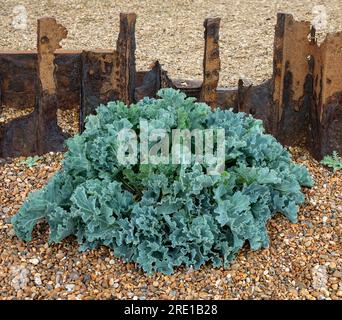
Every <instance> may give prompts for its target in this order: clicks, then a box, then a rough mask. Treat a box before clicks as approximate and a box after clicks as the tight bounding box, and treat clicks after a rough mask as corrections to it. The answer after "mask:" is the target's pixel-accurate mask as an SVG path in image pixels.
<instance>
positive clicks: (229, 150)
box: [12, 89, 313, 274]
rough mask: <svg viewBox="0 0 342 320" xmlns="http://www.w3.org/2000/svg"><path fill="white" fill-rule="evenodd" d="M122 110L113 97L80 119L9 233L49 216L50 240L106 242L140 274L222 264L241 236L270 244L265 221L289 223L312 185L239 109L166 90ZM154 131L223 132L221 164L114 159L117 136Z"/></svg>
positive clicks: (23, 234)
mask: <svg viewBox="0 0 342 320" xmlns="http://www.w3.org/2000/svg"><path fill="white" fill-rule="evenodd" d="M158 94H159V97H160V99H149V98H145V99H143V100H142V101H140V102H138V103H137V104H133V105H131V106H130V107H129V108H127V107H126V106H125V105H124V104H123V103H122V102H110V103H108V105H107V106H104V105H101V106H99V107H98V108H97V114H96V115H91V116H89V117H88V118H87V122H86V129H85V131H84V132H83V133H82V134H80V135H76V136H75V137H73V138H71V139H69V140H68V141H67V146H68V151H67V153H66V154H65V159H64V160H63V164H62V169H61V170H60V171H59V172H57V173H56V174H55V175H54V176H53V178H52V179H50V181H49V182H48V184H47V185H46V187H45V188H44V189H41V190H38V191H35V192H33V193H31V194H30V195H29V197H28V199H27V200H26V201H25V203H24V204H23V206H22V207H21V209H20V210H19V212H18V213H17V214H16V215H15V216H14V217H13V220H12V222H13V224H14V229H15V232H16V234H17V235H18V236H19V237H20V238H22V239H24V240H26V241H28V240H30V239H31V237H32V235H31V234H32V231H33V228H34V226H35V225H36V224H37V222H38V221H40V220H46V221H47V223H48V224H49V227H50V242H60V241H61V240H63V239H64V238H65V237H67V236H70V235H74V236H76V238H77V240H78V242H79V243H80V246H81V249H83V250H84V249H88V248H94V247H97V246H99V245H105V246H108V247H110V248H112V249H113V250H114V254H115V255H116V256H117V257H120V258H122V259H124V260H125V261H134V262H136V263H138V264H139V265H140V266H141V267H142V268H143V269H144V270H145V271H146V272H148V273H151V272H163V273H167V274H170V273H172V272H173V269H174V267H177V266H180V265H185V266H194V267H195V268H199V267H200V266H201V265H203V264H204V263H206V262H211V263H212V264H213V265H214V266H215V267H218V266H222V265H223V266H227V265H228V264H229V262H230V261H231V260H232V259H233V258H234V255H235V254H236V253H237V252H238V251H239V250H240V249H241V247H242V246H243V245H244V243H245V242H246V241H247V242H248V243H249V245H250V247H251V249H252V250H256V249H259V248H262V247H267V246H268V244H269V237H268V234H267V230H266V222H267V221H268V220H269V219H270V218H271V217H272V216H273V215H275V214H276V213H277V212H280V213H282V214H284V215H285V216H286V217H287V218H288V219H290V220H291V221H292V222H295V221H296V220H297V210H298V205H299V204H301V203H302V202H303V201H304V195H303V194H302V192H301V185H302V186H312V183H313V182H312V179H311V177H310V176H309V174H308V172H307V170H306V168H305V167H303V166H300V165H296V164H294V163H293V162H292V160H291V156H290V154H289V153H288V152H287V151H286V150H285V149H284V148H283V147H282V146H281V145H280V144H279V143H278V142H277V141H276V139H275V138H274V137H272V136H271V135H268V134H265V133H264V129H263V126H262V122H261V121H259V120H256V119H254V118H253V117H251V116H247V115H245V114H244V113H233V112H232V111H231V110H221V109H217V110H216V111H212V110H211V109H210V108H209V107H208V106H207V105H206V104H204V103H196V102H195V99H194V98H186V96H185V95H184V94H183V93H180V92H179V91H176V90H173V89H162V90H161V91H159V93H158ZM141 118H143V119H146V120H148V121H149V126H150V127H152V128H163V129H166V130H171V129H173V128H181V129H184V128H187V129H189V130H193V129H208V128H223V129H224V130H225V164H226V165H225V171H224V172H223V173H222V174H220V175H207V174H206V167H205V164H199V163H192V164H191V165H185V164H182V165H166V164H158V165H152V164H141V163H140V164H139V162H138V163H137V164H131V165H121V164H120V163H119V162H118V160H117V150H118V142H117V134H118V132H119V131H120V130H121V129H123V128H131V129H134V130H136V131H137V132H138V131H139V129H140V128H139V119H141Z"/></svg>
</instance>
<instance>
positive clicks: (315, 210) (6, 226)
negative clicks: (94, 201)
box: [0, 0, 342, 300]
mask: <svg viewBox="0 0 342 320" xmlns="http://www.w3.org/2000/svg"><path fill="white" fill-rule="evenodd" d="M18 4H23V5H25V7H26V9H27V11H28V28H27V29H26V30H24V31H19V30H14V29H13V27H12V25H11V21H12V19H13V13H12V10H13V7H14V6H15V5H18ZM317 4H325V6H326V8H327V11H328V18H329V20H328V25H327V30H330V31H333V30H336V29H341V30H342V15H341V14H340V13H341V12H342V2H341V1H340V0H331V1H319V2H317ZM312 5H313V3H312V1H309V0H305V1H300V2H298V3H295V2H294V1H269V0H267V1H252V0H248V1H247V0H245V1H233V3H231V2H230V1H229V2H228V1H218V0H214V1H210V2H209V1H200V0H194V1H186V0H183V1H178V0H177V1H170V2H169V3H168V4H166V3H162V2H161V1H160V3H159V2H157V1H129V2H128V1H121V0H120V1H115V2H113V1H105V0H101V1H100V0H89V1H87V2H84V3H83V2H82V1H80V0H76V1H71V0H70V1H65V0H63V1H58V4H57V1H56V2H55V1H29V0H26V1H21V2H20V3H18V2H17V1H13V0H0V30H1V36H0V48H1V49H30V48H34V45H35V37H36V34H35V28H36V21H35V20H36V18H37V17H40V16H43V15H52V16H55V17H57V18H58V21H60V22H62V23H63V24H64V25H65V26H66V27H67V28H68V30H69V37H68V39H67V40H66V41H65V42H64V47H65V48H85V47H88V48H101V47H102V48H104V47H110V46H113V45H114V43H115V41H116V38H117V32H118V13H119V12H120V11H134V12H136V13H137V14H138V21H137V60H138V61H137V62H138V68H139V69H146V68H147V66H148V65H149V64H150V62H151V61H152V60H153V59H156V58H158V59H160V61H161V62H162V64H164V67H165V69H167V70H168V71H169V72H170V74H171V76H173V77H184V78H196V77H197V78H200V77H201V64H202V51H203V40H202V36H203V35H202V34H203V28H202V23H203V20H204V18H205V17H208V16H220V17H221V18H222V26H221V43H220V45H221V57H222V72H221V75H222V77H221V84H222V85H235V84H236V80H237V78H238V77H239V76H244V77H245V78H249V79H251V80H252V81H253V82H255V83H258V82H261V81H262V80H264V79H267V78H269V77H270V76H271V73H272V46H273V44H272V42H273V27H274V24H275V15H276V12H277V11H287V12H291V13H294V14H295V16H296V17H297V18H300V19H303V18H306V19H309V20H310V19H311V18H312V15H311V9H312ZM156 17H157V19H156ZM189 52H191V54H190V53H189ZM184 57H186V59H184ZM247 75H248V76H247ZM30 111H31V110H30V109H28V110H22V111H20V112H19V111H14V110H11V109H6V108H5V109H4V110H3V112H2V114H1V115H0V123H5V122H7V121H8V120H9V119H13V118H15V117H17V116H19V115H23V114H26V113H28V112H30ZM59 123H60V124H61V125H62V127H63V129H64V130H65V131H67V132H69V133H75V132H76V131H77V112H75V111H73V110H71V111H70V110H69V111H59ZM290 152H291V153H292V154H293V157H294V159H295V161H297V162H299V163H303V164H305V165H306V166H307V167H308V168H309V170H310V172H311V173H312V174H313V176H314V178H315V181H316V185H315V186H314V187H313V188H312V189H305V190H304V192H305V194H306V203H305V204H304V205H303V206H302V207H301V209H300V214H299V222H298V223H297V224H291V223H290V222H289V221H287V220H286V219H285V218H284V217H282V216H280V215H279V216H277V217H276V218H274V219H272V220H271V221H270V223H269V225H268V230H269V234H270V238H271V244H270V247H269V249H264V250H260V251H257V252H252V251H250V250H249V249H248V248H245V249H244V250H242V251H241V252H240V254H239V255H238V256H237V258H236V260H235V261H234V263H233V264H232V266H231V267H230V268H228V269H226V270H224V269H213V268H212V267H211V266H210V265H207V266H205V267H202V268H201V269H200V270H198V271H194V270H191V269H187V270H186V269H182V268H180V269H177V271H176V272H175V274H174V275H172V276H164V275H161V274H156V275H154V276H147V275H145V274H144V273H143V272H142V271H141V270H138V269H137V268H136V266H135V265H134V264H126V263H123V262H122V261H120V260H118V259H116V258H115V257H114V256H113V255H112V253H111V252H110V250H109V249H107V248H104V247H102V248H99V249H97V250H92V251H88V252H85V253H79V252H78V246H77V244H76V242H75V240H74V239H73V238H69V239H67V240H65V241H63V243H61V244H58V245H51V246H48V244H47V239H48V228H47V226H46V224H44V223H41V224H39V226H38V227H37V228H36V229H35V235H34V240H33V241H31V242H29V243H24V242H22V241H20V240H19V239H18V238H17V237H16V236H15V235H14V233H13V229H12V225H11V224H10V217H11V216H12V215H13V214H15V213H16V211H17V210H18V209H19V207H20V205H21V204H22V202H23V201H24V199H25V198H26V196H27V194H28V192H30V191H31V190H34V189H37V188H41V187H43V186H44V185H45V183H46V181H47V179H48V177H50V176H51V175H52V174H53V173H54V172H55V171H56V170H58V169H59V167H60V161H61V159H62V158H63V154H60V153H58V154H53V153H50V154H46V155H44V156H43V157H42V158H41V160H40V161H39V162H38V163H37V166H35V167H33V168H27V167H26V166H25V165H23V164H21V163H20V162H21V160H23V159H24V158H16V159H12V160H11V161H4V160H1V159H0V299H16V298H17V299H32V298H34V299H60V298H61V299H100V298H101V299H123V298H128V299H191V298H192V299H214V298H215V299H228V298H229V299H252V298H253V299H270V298H272V299H340V300H341V299H342V257H341V253H342V250H341V249H342V248H341V239H340V236H341V231H342V223H341V218H342V214H341V213H342V205H341V202H342V201H341V200H342V179H341V178H342V172H341V171H340V172H337V173H335V174H333V173H332V172H330V171H329V170H327V169H326V168H324V167H322V166H321V165H319V164H318V163H317V162H316V161H315V160H314V159H312V157H311V156H310V155H309V154H308V153H307V151H305V150H302V149H299V148H290Z"/></svg>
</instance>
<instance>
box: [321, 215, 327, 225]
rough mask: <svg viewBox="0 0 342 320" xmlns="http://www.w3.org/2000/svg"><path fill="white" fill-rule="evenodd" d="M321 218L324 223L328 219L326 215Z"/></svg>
mask: <svg viewBox="0 0 342 320" xmlns="http://www.w3.org/2000/svg"><path fill="white" fill-rule="evenodd" d="M322 220H323V223H324V224H325V223H326V222H327V221H328V217H327V216H324V217H323V219H322Z"/></svg>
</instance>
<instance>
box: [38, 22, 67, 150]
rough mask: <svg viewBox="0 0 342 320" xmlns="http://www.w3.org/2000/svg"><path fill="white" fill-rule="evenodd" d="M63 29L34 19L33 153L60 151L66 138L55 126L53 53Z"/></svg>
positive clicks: (63, 33) (55, 92)
mask: <svg viewBox="0 0 342 320" xmlns="http://www.w3.org/2000/svg"><path fill="white" fill-rule="evenodd" d="M67 33H68V32H67V30H66V28H65V27H63V26H62V25H61V24H59V23H57V22H56V20H55V19H54V18H41V19H38V30H37V36H38V37H37V52H38V62H37V71H38V84H37V87H38V101H37V102H36V107H35V108H36V110H35V111H36V113H37V152H38V154H43V153H45V152H47V151H48V150H49V151H51V150H62V149H63V143H64V140H65V138H66V135H65V134H64V133H63V132H62V130H61V129H60V128H59V126H58V124H57V108H58V101H57V90H56V79H55V64H54V60H55V55H54V53H55V50H56V49H59V48H61V46H60V44H59V43H60V41H61V40H62V39H65V38H66V36H67Z"/></svg>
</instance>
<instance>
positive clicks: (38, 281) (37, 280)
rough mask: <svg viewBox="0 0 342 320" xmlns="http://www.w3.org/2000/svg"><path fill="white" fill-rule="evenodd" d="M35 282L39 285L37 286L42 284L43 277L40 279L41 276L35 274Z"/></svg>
mask: <svg viewBox="0 0 342 320" xmlns="http://www.w3.org/2000/svg"><path fill="white" fill-rule="evenodd" d="M34 283H35V284H36V285H37V286H40V285H41V284H42V279H40V276H35V277H34Z"/></svg>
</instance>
